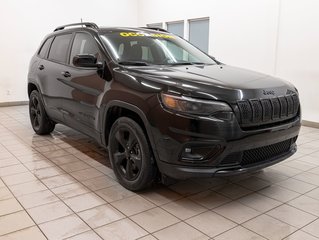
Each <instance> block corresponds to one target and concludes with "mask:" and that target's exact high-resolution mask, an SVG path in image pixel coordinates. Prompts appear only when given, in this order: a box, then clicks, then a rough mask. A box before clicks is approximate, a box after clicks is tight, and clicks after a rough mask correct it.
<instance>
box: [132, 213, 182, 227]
mask: <svg viewBox="0 0 319 240" xmlns="http://www.w3.org/2000/svg"><path fill="white" fill-rule="evenodd" d="M131 219H132V220H133V221H134V222H136V223H137V224H138V225H139V226H141V227H143V228H144V229H145V230H146V231H148V232H150V233H152V232H155V231H158V230H161V229H163V228H165V227H168V226H170V225H173V224H175V223H177V222H179V221H180V220H179V219H177V218H176V217H174V216H173V215H171V214H169V213H168V212H166V211H164V210H163V209H161V208H153V209H150V210H148V211H145V212H142V213H140V214H137V215H134V216H132V217H131Z"/></svg>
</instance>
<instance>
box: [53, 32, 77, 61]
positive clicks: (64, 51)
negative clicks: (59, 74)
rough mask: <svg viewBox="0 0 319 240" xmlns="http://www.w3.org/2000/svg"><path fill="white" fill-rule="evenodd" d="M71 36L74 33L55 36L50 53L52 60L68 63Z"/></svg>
mask: <svg viewBox="0 0 319 240" xmlns="http://www.w3.org/2000/svg"><path fill="white" fill-rule="evenodd" d="M71 37H72V34H65V35H59V36H56V37H55V38H54V40H53V43H52V45H51V48H50V53H49V59H50V60H54V61H57V62H61V63H66V60H67V56H68V48H69V44H70V41H71Z"/></svg>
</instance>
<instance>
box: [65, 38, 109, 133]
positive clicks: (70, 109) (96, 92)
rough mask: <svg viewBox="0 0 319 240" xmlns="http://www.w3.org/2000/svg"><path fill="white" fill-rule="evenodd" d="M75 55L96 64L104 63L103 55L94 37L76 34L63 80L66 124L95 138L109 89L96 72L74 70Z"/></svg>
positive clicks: (91, 70)
mask: <svg viewBox="0 0 319 240" xmlns="http://www.w3.org/2000/svg"><path fill="white" fill-rule="evenodd" d="M78 54H91V55H94V56H96V58H97V61H99V62H104V61H105V59H104V58H103V56H102V51H101V50H100V49H99V47H98V45H97V43H96V40H95V39H94V38H93V36H92V35H91V34H89V33H86V32H78V33H76V34H75V37H74V40H73V44H72V48H71V51H70V58H69V59H70V60H69V66H70V67H69V68H68V70H67V69H64V70H63V71H68V72H69V74H70V76H69V77H68V78H64V79H63V83H64V91H65V92H66V94H65V95H64V96H65V99H64V102H63V109H64V110H65V114H64V117H65V121H66V122H67V124H68V125H71V126H73V127H75V128H77V129H79V130H81V131H82V132H84V133H86V134H88V135H91V136H93V137H96V136H98V135H99V131H100V126H98V123H99V121H98V119H99V112H100V103H101V100H102V98H103V92H104V91H105V90H107V89H108V88H109V87H108V86H109V82H107V81H106V80H105V79H103V77H102V73H101V71H100V70H98V69H97V68H84V67H75V66H74V65H73V63H72V60H73V57H74V56H76V55H78Z"/></svg>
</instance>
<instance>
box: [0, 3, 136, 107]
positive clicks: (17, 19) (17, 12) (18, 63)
mask: <svg viewBox="0 0 319 240" xmlns="http://www.w3.org/2000/svg"><path fill="white" fill-rule="evenodd" d="M81 18H83V21H92V22H95V23H96V24H98V25H100V26H136V25H137V0H116V1H113V0H91V1H84V0H67V1H53V0H52V1H50V0H28V1H19V0H1V3H0V23H1V27H0V36H1V37H0V54H1V55H0V56H1V57H0V103H1V102H11V101H26V100H27V99H28V98H27V72H28V64H29V61H30V58H31V56H32V55H33V54H34V53H35V51H36V49H37V48H38V47H39V44H40V42H41V41H42V39H43V38H44V36H45V35H46V34H48V33H50V32H52V31H53V30H54V29H55V28H56V27H57V26H59V25H63V24H68V23H73V22H80V19H81Z"/></svg>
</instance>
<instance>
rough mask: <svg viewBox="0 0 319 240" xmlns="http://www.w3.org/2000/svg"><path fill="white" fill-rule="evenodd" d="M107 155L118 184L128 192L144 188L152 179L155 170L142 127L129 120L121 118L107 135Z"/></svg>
mask: <svg viewBox="0 0 319 240" xmlns="http://www.w3.org/2000/svg"><path fill="white" fill-rule="evenodd" d="M109 156H110V160H111V164H112V167H113V171H114V173H115V175H116V177H117V178H118V179H119V182H120V183H121V184H122V185H123V186H124V187H126V188H127V189H129V190H132V191H139V190H142V189H144V188H146V187H148V186H149V185H150V184H151V183H152V182H153V180H154V178H155V173H156V167H155V164H154V161H153V157H152V153H151V150H150V147H149V144H148V141H147V139H146V136H145V134H144V131H143V130H142V128H141V127H140V126H139V125H138V124H137V123H136V122H135V121H133V120H132V119H130V118H127V117H121V118H119V119H118V120H116V121H115V123H114V124H113V126H112V128H111V131H110V135H109Z"/></svg>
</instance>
